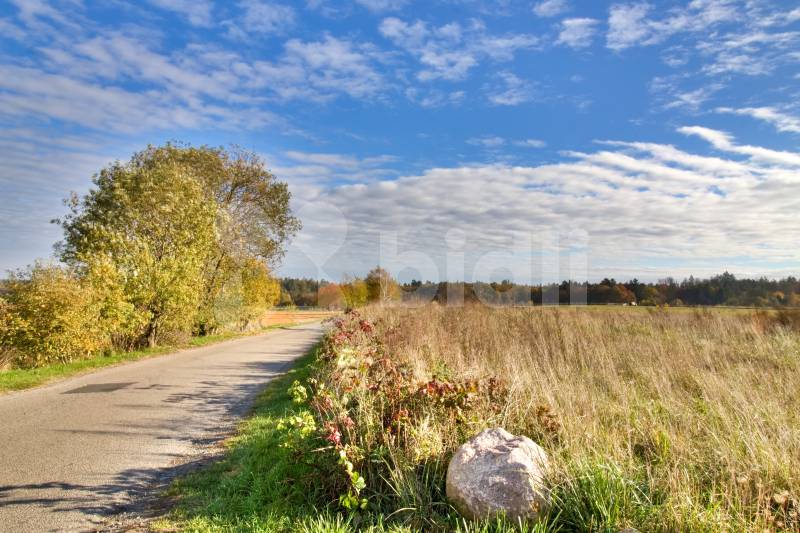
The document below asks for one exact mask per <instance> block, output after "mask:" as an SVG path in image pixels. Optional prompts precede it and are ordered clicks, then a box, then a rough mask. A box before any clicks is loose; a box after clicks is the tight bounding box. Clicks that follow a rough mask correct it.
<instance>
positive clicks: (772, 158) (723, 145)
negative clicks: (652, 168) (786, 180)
mask: <svg viewBox="0 0 800 533" xmlns="http://www.w3.org/2000/svg"><path fill="white" fill-rule="evenodd" d="M678 132H679V133H683V134H684V135H696V136H698V137H700V138H702V139H704V140H706V141H708V142H709V143H711V145H712V146H713V147H714V148H716V149H717V150H722V151H725V152H731V153H736V154H741V155H746V156H748V157H749V158H750V159H752V160H753V161H755V162H759V163H762V164H763V163H768V164H771V165H777V166H781V167H785V168H786V169H787V170H792V172H794V173H797V171H798V170H800V153H795V152H781V151H778V150H770V149H769V148H762V147H760V146H751V145H746V144H744V145H741V144H735V143H734V142H733V139H732V137H731V136H730V135H728V134H727V133H725V132H721V131H718V130H713V129H710V128H704V127H702V126H684V127H681V128H678ZM798 180H800V175H797V174H796V175H795V181H798Z"/></svg>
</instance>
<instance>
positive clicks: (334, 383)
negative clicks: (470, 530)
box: [287, 311, 507, 528]
mask: <svg viewBox="0 0 800 533" xmlns="http://www.w3.org/2000/svg"><path fill="white" fill-rule="evenodd" d="M309 388H310V394H309V391H306V390H305V389H302V392H301V390H300V389H299V388H298V385H297V384H295V385H294V386H293V388H292V390H291V391H290V393H291V394H292V395H293V396H294V397H295V398H296V399H297V401H299V402H308V404H309V405H310V407H311V409H312V412H313V414H314V417H313V418H311V419H304V420H297V421H296V427H295V428H294V429H295V430H296V431H295V432H294V433H292V434H294V435H297V432H300V433H301V434H303V433H305V435H304V436H306V437H313V438H314V439H315V440H313V441H311V443H309V441H308V440H302V439H301V441H300V442H304V443H305V444H303V445H298V442H297V439H294V441H295V442H294V443H293V444H291V446H293V447H294V448H295V449H296V450H297V451H299V452H303V451H305V452H308V450H309V449H316V450H317V452H316V457H315V460H316V463H317V464H318V468H321V469H323V470H324V471H325V472H326V475H325V476H320V477H318V478H316V479H317V481H318V480H319V479H325V480H326V484H327V490H328V497H329V499H330V501H335V502H338V504H339V506H341V507H342V508H344V509H347V510H349V511H351V512H354V511H360V510H366V509H371V510H383V511H385V512H392V511H394V510H397V509H404V513H405V516H400V517H398V518H399V519H400V521H401V522H403V523H405V524H407V525H411V526H413V527H423V528H427V527H431V526H433V525H435V524H436V523H438V522H440V521H441V520H442V519H443V517H446V516H447V515H448V514H449V506H447V505H446V504H445V503H444V482H445V476H446V470H447V461H448V460H449V456H450V455H451V454H452V452H453V451H454V450H455V448H456V447H457V446H458V445H459V444H461V443H462V442H463V441H464V440H465V439H466V438H468V437H470V436H472V435H473V434H474V433H476V432H477V431H478V430H479V429H480V428H483V427H485V426H486V425H487V424H491V423H492V422H493V421H496V420H497V419H499V417H500V415H501V406H502V405H503V404H504V399H505V395H506V393H507V391H506V389H505V387H504V386H503V384H502V383H501V382H500V381H499V380H497V379H494V378H489V379H484V380H476V379H464V380H452V379H448V378H447V377H445V376H439V375H425V376H418V375H416V374H415V373H414V372H413V370H412V368H411V367H410V366H408V365H405V364H403V363H402V362H401V361H399V360H397V359H396V358H393V357H392V356H390V355H389V354H388V353H387V352H386V349H385V346H384V345H383V342H382V340H381V337H380V335H379V334H378V331H377V329H376V325H375V324H373V323H372V322H370V321H369V320H366V319H364V318H363V317H362V316H361V315H360V314H359V313H358V312H357V311H350V312H348V313H347V314H346V315H344V317H343V318H339V319H336V320H335V321H334V323H333V327H332V329H331V330H330V331H329V333H328V334H327V335H326V337H325V339H324V341H323V346H322V349H321V351H320V358H319V363H318V367H317V370H316V372H315V376H314V378H312V379H311V380H310V382H309ZM290 441H291V439H290V440H287V442H290ZM310 455H311V456H312V457H314V454H313V453H312V454H310Z"/></svg>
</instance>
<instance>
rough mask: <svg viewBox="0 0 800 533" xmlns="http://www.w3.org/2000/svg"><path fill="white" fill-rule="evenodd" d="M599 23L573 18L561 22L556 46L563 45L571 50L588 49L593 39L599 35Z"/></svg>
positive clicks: (587, 19) (592, 20) (588, 19)
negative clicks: (596, 34)
mask: <svg viewBox="0 0 800 533" xmlns="http://www.w3.org/2000/svg"><path fill="white" fill-rule="evenodd" d="M597 24H598V21H597V20H595V19H590V18H572V19H564V20H563V21H561V32H560V33H559V34H558V39H557V40H556V44H563V45H566V46H569V47H571V48H586V47H587V46H591V44H592V39H593V38H594V35H595V33H597V29H596V26H597Z"/></svg>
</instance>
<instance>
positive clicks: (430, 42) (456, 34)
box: [379, 17, 540, 81]
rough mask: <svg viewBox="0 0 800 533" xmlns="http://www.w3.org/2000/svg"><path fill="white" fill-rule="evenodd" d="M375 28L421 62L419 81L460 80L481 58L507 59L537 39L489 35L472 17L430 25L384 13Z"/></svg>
mask: <svg viewBox="0 0 800 533" xmlns="http://www.w3.org/2000/svg"><path fill="white" fill-rule="evenodd" d="M379 30H380V32H381V34H382V35H383V36H384V37H386V38H387V39H389V40H391V41H392V42H393V43H394V44H395V45H396V46H398V47H400V48H402V49H404V50H405V51H406V52H407V53H409V54H411V55H412V56H414V57H415V58H416V59H417V61H418V62H419V63H420V65H421V69H420V70H419V71H418V72H417V78H418V79H419V80H420V81H432V80H437V79H443V80H450V81H457V80H463V79H465V78H466V77H467V76H468V74H469V72H470V71H471V70H472V69H473V68H475V67H476V66H478V64H480V61H481V60H482V59H484V58H489V59H492V60H495V61H510V60H512V59H513V58H514V55H515V54H516V52H518V51H520V50H531V49H535V48H536V47H538V46H539V45H540V39H539V38H538V37H536V36H535V35H530V34H507V35H489V34H488V33H487V32H486V28H485V27H484V26H483V24H482V23H480V22H479V21H475V20H473V21H471V22H470V24H469V25H467V26H462V25H461V24H460V23H458V22H452V23H449V24H445V25H443V26H438V27H436V26H434V27H431V26H428V25H427V24H426V23H424V22H422V21H419V20H417V21H416V22H414V23H408V22H405V21H403V20H400V19H399V18H396V17H388V18H385V19H384V20H383V21H382V22H381V24H380V27H379Z"/></svg>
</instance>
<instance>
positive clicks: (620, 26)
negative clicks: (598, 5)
mask: <svg viewBox="0 0 800 533" xmlns="http://www.w3.org/2000/svg"><path fill="white" fill-rule="evenodd" d="M648 11H650V7H649V6H648V5H647V4H615V5H613V6H611V9H610V11H609V16H608V35H607V37H606V39H607V46H608V47H609V48H611V49H612V50H624V49H625V48H628V47H630V46H633V45H635V44H638V43H639V42H641V41H643V40H644V39H645V38H646V37H648V36H649V35H650V30H649V29H648V27H647V24H646V19H645V17H646V16H647V13H648Z"/></svg>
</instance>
